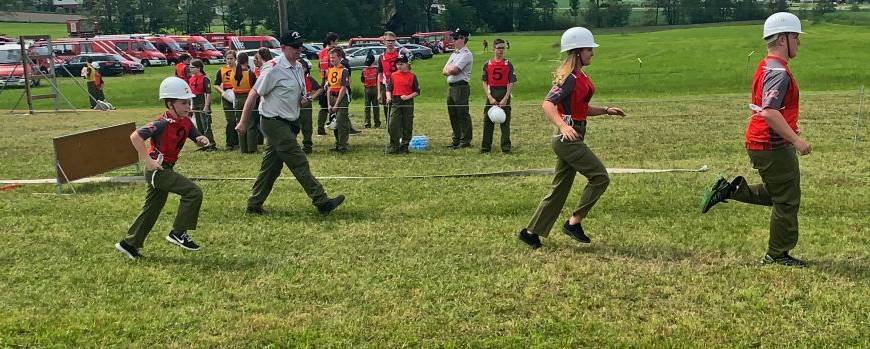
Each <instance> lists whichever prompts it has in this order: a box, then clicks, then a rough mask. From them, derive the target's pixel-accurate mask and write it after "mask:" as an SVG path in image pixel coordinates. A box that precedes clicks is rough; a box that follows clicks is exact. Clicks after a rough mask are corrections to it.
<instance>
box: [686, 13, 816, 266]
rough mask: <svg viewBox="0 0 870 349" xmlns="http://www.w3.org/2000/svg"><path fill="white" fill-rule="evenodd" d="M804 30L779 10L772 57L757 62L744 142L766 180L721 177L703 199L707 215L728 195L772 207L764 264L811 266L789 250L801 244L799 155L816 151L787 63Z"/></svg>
mask: <svg viewBox="0 0 870 349" xmlns="http://www.w3.org/2000/svg"><path fill="white" fill-rule="evenodd" d="M801 34H803V32H802V31H801V21H800V19H799V18H798V17H797V16H795V15H793V14H791V13H788V12H779V13H774V14H772V15H771V16H770V17H768V18H767V20H766V21H765V22H764V34H763V38H764V40H765V41H766V42H767V56H766V57H764V58H763V59H762V60H761V62H759V63H758V68H757V69H756V70H755V77H754V78H753V79H752V113H751V116H750V118H749V125H748V127H747V129H746V136H745V141H744V142H745V145H746V152H747V153H748V155H749V160H750V162H751V163H752V167H753V168H755V169H756V170H758V174H759V175H760V176H761V183H759V184H749V183H748V182H747V181H746V179H745V178H744V177H743V176H737V177H735V178H734V179H733V180H732V181H731V182H730V183H729V182H728V181H727V180H725V178H723V177H719V179H718V180H717V181H716V183H714V184H713V186H712V187H711V188H710V189H708V190H707V192H706V193H705V195H704V197H703V198H702V201H701V212H702V213H706V212H707V211H709V210H710V208H712V207H713V205H715V204H717V203H720V202H726V200H727V199H734V200H737V201H740V202H745V203H748V204H754V205H761V206H773V211H772V212H771V214H770V237H769V239H768V246H767V253H766V254H765V255H764V257H762V259H761V262H762V263H763V264H782V265H787V266H796V267H805V266H806V265H807V263H806V262H805V261H803V260H800V259H798V258H795V257H792V256H791V255H790V254H789V252H790V251H791V250H792V249H794V248H795V246H797V242H798V209H799V208H800V203H801V171H800V164H799V162H798V156H797V153H800V155H809V154H810V152H812V147H811V146H810V143H808V142H807V141H806V140H804V139H803V138H802V137H801V136H800V127H799V126H798V120H799V119H800V91H799V90H798V85H797V81H796V80H795V78H794V76H793V75H792V73H791V69H789V67H788V62H789V60H790V59H792V58H795V57H796V56H797V51H798V47H799V46H800V38H799V37H800V35H801ZM796 152H797V153H796Z"/></svg>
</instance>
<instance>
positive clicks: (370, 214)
mask: <svg viewBox="0 0 870 349" xmlns="http://www.w3.org/2000/svg"><path fill="white" fill-rule="evenodd" d="M345 205H347V201H345V203H344V204H342V206H340V207H339V208H337V209H336V210H335V211H332V212H331V213H330V214H328V215H321V214H320V213H318V212H317V208H316V207H314V206H313V205H310V204H305V205H300V206H298V207H276V208H269V207H266V208H265V209H266V214H265V215H263V216H258V215H246V216H247V217H248V218H249V219H258V218H273V219H293V220H296V221H298V222H307V223H315V224H316V223H323V222H327V221H342V220H349V221H357V222H372V221H377V220H380V219H381V213H380V212H378V211H375V210H366V209H363V208H362V207H345Z"/></svg>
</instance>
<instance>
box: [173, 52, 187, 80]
mask: <svg viewBox="0 0 870 349" xmlns="http://www.w3.org/2000/svg"><path fill="white" fill-rule="evenodd" d="M175 76H176V77H177V78H179V79H181V80H184V81H187V80H188V79H190V55H189V54H186V53H182V54H181V56H179V57H178V63H177V64H175Z"/></svg>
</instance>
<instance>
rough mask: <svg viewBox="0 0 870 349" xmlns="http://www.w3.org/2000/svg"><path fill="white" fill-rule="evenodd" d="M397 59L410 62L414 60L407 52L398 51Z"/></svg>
mask: <svg viewBox="0 0 870 349" xmlns="http://www.w3.org/2000/svg"><path fill="white" fill-rule="evenodd" d="M397 60H398V61H399V62H402V63H411V61H412V60H414V57H413V56H411V55H410V54H408V53H400V54H399V57H398V59H397Z"/></svg>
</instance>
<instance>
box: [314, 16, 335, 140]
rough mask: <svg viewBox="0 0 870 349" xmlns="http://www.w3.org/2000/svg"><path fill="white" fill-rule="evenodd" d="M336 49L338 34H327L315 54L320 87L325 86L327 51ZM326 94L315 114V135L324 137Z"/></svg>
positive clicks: (326, 107) (327, 63)
mask: <svg viewBox="0 0 870 349" xmlns="http://www.w3.org/2000/svg"><path fill="white" fill-rule="evenodd" d="M336 47H338V34H336V33H333V32H329V33H327V34H326V38H325V39H323V49H322V50H320V52H319V53H318V54H317V56H318V62H317V64H318V66H319V68H320V85H322V86H326V72H327V71H328V70H329V66H330V64H329V50H332V49H333V48H336ZM326 98H327V96H326V94H324V95H323V103H321V105H320V112H318V113H317V134H318V135H321V136H325V135H326V128H325V127H324V125H326V119H327V118H328V117H329V104H328V103H327V101H326Z"/></svg>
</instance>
